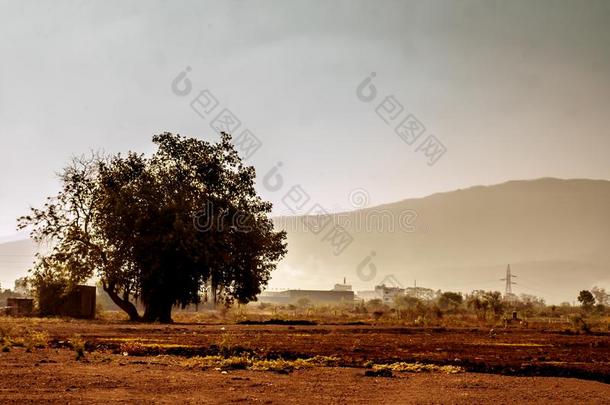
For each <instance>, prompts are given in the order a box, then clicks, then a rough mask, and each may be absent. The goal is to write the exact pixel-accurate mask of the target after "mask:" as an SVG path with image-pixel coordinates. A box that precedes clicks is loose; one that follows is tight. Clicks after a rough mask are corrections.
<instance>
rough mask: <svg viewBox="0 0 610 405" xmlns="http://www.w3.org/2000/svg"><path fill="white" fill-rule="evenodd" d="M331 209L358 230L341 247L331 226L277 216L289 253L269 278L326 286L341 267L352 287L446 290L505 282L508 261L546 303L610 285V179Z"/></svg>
mask: <svg viewBox="0 0 610 405" xmlns="http://www.w3.org/2000/svg"><path fill="white" fill-rule="evenodd" d="M410 210H412V211H410ZM403 212H407V213H408V212H415V213H417V217H416V218H415V220H414V222H413V225H414V227H415V229H414V230H413V231H412V232H405V231H404V230H402V229H401V227H400V219H399V218H400V217H401V213H403ZM409 215H410V214H407V215H406V216H404V215H403V217H405V218H408V217H409ZM330 217H331V218H332V221H333V223H339V224H341V225H343V226H344V227H345V229H346V230H347V231H348V232H349V233H350V234H351V235H352V237H353V239H354V240H353V243H352V244H351V245H349V246H348V247H347V248H346V250H345V251H344V252H343V253H342V254H340V255H339V256H335V255H334V254H333V248H332V246H331V244H330V242H329V241H328V240H326V241H324V240H323V239H324V234H326V233H327V230H328V229H330V226H329V227H328V228H327V229H324V231H323V232H322V233H320V234H319V235H314V234H312V233H311V232H308V231H307V230H306V229H305V228H304V227H303V226H302V223H303V217H281V218H276V225H277V226H278V227H280V228H283V229H286V230H287V231H288V235H289V236H288V249H289V254H288V256H287V258H286V259H285V260H284V261H283V262H282V263H281V265H280V269H279V270H278V271H277V272H276V273H275V274H274V279H273V283H272V287H273V286H276V287H299V288H308V287H330V286H332V284H334V283H335V282H338V281H339V280H340V279H342V278H343V277H344V276H345V277H347V278H348V282H351V283H353V284H354V287H355V288H357V289H364V288H367V289H370V288H371V287H372V286H373V284H375V283H379V282H381V281H382V280H383V279H384V277H385V276H388V275H394V276H395V277H396V279H397V280H399V282H400V283H401V284H403V285H412V284H413V282H414V280H415V279H417V283H418V285H422V286H427V287H431V288H440V289H443V290H462V291H470V290H472V289H478V288H485V289H491V288H493V289H503V283H502V282H501V281H499V279H500V278H502V277H503V275H504V271H505V268H506V265H507V264H508V263H510V264H511V266H512V269H513V272H514V273H515V274H517V275H518V278H517V279H516V282H517V283H518V285H516V286H515V287H514V290H515V292H517V293H530V294H536V295H540V296H543V297H545V298H546V299H547V300H548V301H549V302H560V301H566V300H569V301H572V300H573V299H574V297H575V296H576V294H577V290H578V289H583V288H590V287H591V286H592V285H595V284H598V285H607V286H608V285H610V249H608V246H609V244H610V182H609V181H604V180H559V179H550V178H545V179H539V180H530V181H510V182H507V183H503V184H499V185H494V186H477V187H472V188H468V189H464V190H456V191H452V192H446V193H439V194H434V195H431V196H428V197H425V198H419V199H408V200H403V201H400V202H396V203H392V204H386V205H382V206H378V207H373V208H367V209H364V210H359V211H353V212H349V213H343V214H334V215H331V216H330ZM381 218H385V220H381ZM388 218H389V219H388ZM364 224H368V225H369V227H368V228H369V229H367V227H366V226H364ZM392 226H393V227H394V229H392ZM371 252H375V256H374V257H372V261H371V263H373V264H374V265H375V266H376V269H377V272H376V274H375V277H374V278H373V279H372V280H370V281H368V282H366V281H363V280H361V279H360V277H358V273H357V266H358V264H359V263H361V262H362V261H363V259H365V258H366V257H367V256H368V255H370V254H371ZM364 269H365V271H364V272H363V274H365V275H370V274H371V273H372V272H373V271H372V270H369V269H370V268H369V267H366V266H365V267H364Z"/></svg>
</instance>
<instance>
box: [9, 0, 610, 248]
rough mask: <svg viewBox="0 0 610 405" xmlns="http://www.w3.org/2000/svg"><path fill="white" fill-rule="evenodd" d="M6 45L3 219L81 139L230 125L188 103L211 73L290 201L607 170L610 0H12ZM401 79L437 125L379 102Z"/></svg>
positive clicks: (211, 135) (410, 103)
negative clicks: (415, 128)
mask: <svg viewBox="0 0 610 405" xmlns="http://www.w3.org/2000/svg"><path fill="white" fill-rule="evenodd" d="M0 58H1V59H0V140H1V147H0V237H1V236H6V235H10V234H13V233H14V232H15V218H16V217H17V216H19V215H21V214H24V213H25V212H26V211H27V207H28V206H29V205H32V204H33V205H40V204H42V203H43V200H44V197H45V196H47V195H51V194H53V193H55V192H56V191H57V189H58V184H57V182H56V180H55V178H54V173H55V172H56V171H58V170H59V169H61V167H62V166H63V165H64V164H65V163H66V161H67V160H68V159H69V157H70V156H71V155H75V154H81V153H86V152H87V151H88V150H90V149H95V150H97V149H103V150H105V151H107V152H119V151H128V150H135V151H141V152H150V151H152V146H151V143H150V138H151V136H152V135H153V134H155V133H160V132H163V131H171V132H178V133H180V134H183V135H191V136H196V137H200V138H202V139H208V140H214V139H217V135H216V134H215V132H214V131H213V129H212V128H211V127H210V122H211V121H212V119H213V118H214V116H209V117H205V118H202V117H201V116H199V115H198V114H197V113H195V111H194V110H193V109H192V108H191V106H190V103H191V101H192V100H193V99H195V98H196V97H197V96H198V95H199V93H200V91H202V90H204V89H208V90H209V91H210V92H211V94H213V95H214V96H215V97H216V99H217V100H218V101H219V105H218V107H217V108H216V109H215V110H214V111H213V115H216V113H218V112H220V111H221V109H223V108H228V109H230V110H231V111H232V112H233V113H234V114H235V116H236V117H237V118H238V119H239V120H240V121H241V126H240V128H238V130H237V133H240V132H241V131H242V130H243V129H249V130H250V131H251V132H252V133H253V134H254V135H255V136H256V137H257V138H258V139H260V141H262V147H260V149H258V150H257V151H256V153H254V155H253V156H251V157H250V158H249V159H248V162H250V163H252V164H253V165H255V166H256V168H257V171H258V173H259V179H261V182H260V184H259V189H260V192H261V193H262V194H263V196H264V197H266V198H267V199H270V200H271V201H273V202H274V203H276V208H275V212H276V213H278V214H279V213H287V209H286V207H284V206H283V205H282V203H281V198H282V196H283V195H284V194H285V192H287V191H288V189H289V188H290V187H291V186H292V185H294V184H300V185H301V186H302V187H303V189H304V190H306V192H307V193H308V194H309V195H310V196H311V201H312V202H313V201H315V202H318V203H320V204H321V205H322V206H324V207H325V208H326V209H327V210H329V211H338V210H341V209H348V208H350V201H349V196H350V192H351V191H352V190H354V189H364V190H366V193H368V195H369V198H370V204H371V205H375V204H379V203H384V202H391V201H396V200H401V199H404V198H408V197H414V196H423V195H427V194H430V193H433V192H437V191H444V190H451V189H456V188H463V187H468V186H471V185H476V184H492V183H498V182H502V181H506V180H509V179H522V178H537V177H545V176H552V177H561V178H574V177H579V178H603V179H608V178H610V159H609V158H608V151H609V150H610V148H609V147H610V131H609V128H610V111H609V106H610V74H609V73H610V2H608V1H578V2H577V1H556V0H553V1H533V2H532V1H523V2H520V1H489V0H485V1H452V2H449V1H428V0H426V1H413V2H406V1H404V2H389V1H386V2H384V1H374V2H373V1H362V2H356V1H345V2H340V1H333V2H328V1H320V2H314V1H311V0H308V1H302V2H293V1H285V0H279V1H252V2H246V1H233V2H231V1H217V2H202V1H197V2H186V1H140V2H129V1H98V2H92V1H87V2H76V1H74V2H61V1H53V2H43V1H39V2H30V1H11V2H8V1H0ZM187 66H188V67H190V72H188V75H187V78H188V80H190V83H191V91H190V92H188V94H186V95H182V96H181V95H177V94H175V93H176V92H174V91H172V81H173V80H174V78H176V77H177V76H178V75H179V74H180V73H181V72H182V71H183V70H184V69H186V67H187ZM372 72H374V73H375V74H376V76H375V78H374V79H373V81H372V85H373V86H374V87H375V89H376V91H377V95H376V98H375V99H374V100H372V101H370V102H364V101H362V100H361V99H360V98H359V97H357V88H358V86H359V84H360V83H361V82H362V81H363V80H364V79H365V78H366V77H368V76H369V75H370V74H371V73H372ZM181 83H182V84H184V82H181ZM182 88H183V87H180V89H182ZM367 88H368V87H367ZM185 92H186V91H185ZM390 95H393V96H394V100H396V101H398V102H399V103H400V104H401V105H402V106H403V107H404V110H403V112H402V113H401V114H402V115H400V116H399V117H398V118H397V120H401V119H402V117H403V116H406V115H407V114H413V115H414V116H416V117H417V118H418V119H419V121H420V122H421V123H422V124H423V125H424V126H425V128H426V132H425V133H424V134H423V135H422V137H421V138H419V139H418V142H415V143H413V144H412V145H409V144H407V143H406V142H404V141H403V140H402V139H401V138H400V137H399V136H397V134H396V133H395V132H394V127H395V126H396V124H397V122H398V121H390V123H389V124H386V122H384V120H383V119H382V118H381V117H380V116H379V115H377V114H376V112H375V109H376V108H377V106H378V105H379V104H380V103H381V102H382V101H383V100H384V98H385V97H386V96H390ZM386 105H387V104H386ZM429 135H434V136H436V139H437V140H439V141H440V142H441V143H442V144H443V145H444V147H445V148H446V152H445V154H444V155H442V156H441V157H440V159H438V161H437V162H436V163H435V164H434V165H429V164H428V162H429V160H428V158H427V157H426V156H425V155H424V154H423V153H422V151H421V150H420V151H417V148H418V144H419V142H421V141H424V140H425V139H427V136H429ZM277 162H282V166H281V168H280V174H281V176H282V178H283V179H284V186H283V188H281V189H280V190H278V191H273V189H271V188H269V187H265V186H264V184H263V183H262V177H263V176H264V174H265V173H267V172H268V171H269V170H270V169H271V168H272V167H273V166H274V165H275V164H276V163H277Z"/></svg>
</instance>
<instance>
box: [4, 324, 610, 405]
mask: <svg viewBox="0 0 610 405" xmlns="http://www.w3.org/2000/svg"><path fill="white" fill-rule="evenodd" d="M298 323H299V322H293V324H284V325H274V324H222V323H218V322H217V323H206V324H200V323H192V322H191V323H186V322H185V323H176V324H172V325H143V324H130V323H126V322H124V321H118V320H106V321H77V320H62V319H38V318H0V333H1V334H2V341H3V343H2V352H0V402H2V403H5V402H9V403H10V402H13V403H23V402H27V401H42V400H44V401H50V402H57V403H65V402H69V401H83V400H86V401H88V402H113V401H117V402H129V403H133V402H150V401H155V402H167V403H176V402H197V403H227V402H247V403H249V402H261V403H311V402H327V403H345V402H349V403H408V402H419V403H421V402H424V403H426V402H463V403H472V402H488V401H502V402H508V401H514V400H520V401H545V402H549V401H553V402H574V401H578V402H593V403H604V402H609V401H610V385H608V384H609V383H610V333H608V332H599V331H598V332H592V333H588V334H583V333H577V332H574V331H572V330H569V329H562V328H558V327H555V328H550V327H547V326H544V325H536V326H530V327H529V328H523V327H513V326H509V327H507V328H494V330H493V331H490V329H489V328H487V327H472V328H441V327H436V328H431V327H428V328H416V327H405V326H384V325H373V324H366V323H362V324H357V325H307V324H298ZM302 323H306V322H302ZM365 373H367V374H371V376H365Z"/></svg>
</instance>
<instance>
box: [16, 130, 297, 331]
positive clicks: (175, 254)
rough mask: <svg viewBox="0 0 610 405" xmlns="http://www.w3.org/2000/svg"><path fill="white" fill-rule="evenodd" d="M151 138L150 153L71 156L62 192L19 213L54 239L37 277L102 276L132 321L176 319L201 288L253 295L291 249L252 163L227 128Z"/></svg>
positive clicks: (227, 295) (228, 296) (41, 236)
mask: <svg viewBox="0 0 610 405" xmlns="http://www.w3.org/2000/svg"><path fill="white" fill-rule="evenodd" d="M153 142H154V143H155V144H156V145H157V147H158V149H157V151H156V152H155V153H154V154H153V155H152V156H151V157H146V156H144V155H139V154H135V153H129V154H128V155H126V156H122V155H120V154H119V155H116V156H113V157H104V158H100V157H98V156H96V155H93V156H92V157H91V158H88V159H84V158H80V159H74V160H73V161H72V163H71V164H70V166H69V167H67V168H66V169H65V170H64V171H63V173H61V176H60V177H61V181H62V183H63V189H62V190H61V192H60V193H59V194H58V195H57V196H55V197H52V198H49V199H48V201H47V204H45V206H44V207H43V208H42V209H35V208H33V209H32V212H31V213H30V215H28V216H25V217H22V218H20V219H19V223H20V227H22V228H25V227H28V226H32V237H33V239H35V240H37V241H39V242H42V241H49V242H50V246H51V247H52V250H51V251H50V252H49V253H48V254H44V255H39V257H38V261H37V264H36V267H35V268H34V270H33V278H34V283H35V284H36V283H38V284H39V285H40V284H42V283H47V284H48V283H51V285H53V282H54V280H55V281H56V280H58V279H61V280H68V281H69V283H71V284H75V283H80V282H83V281H85V280H88V279H90V278H92V277H97V278H99V280H100V282H101V284H102V286H103V288H104V290H105V291H106V292H107V293H108V294H109V296H110V297H111V298H112V300H113V301H114V302H115V303H116V304H117V305H118V306H119V307H120V308H121V309H123V310H124V311H125V312H127V313H128V314H129V316H130V318H131V319H132V320H140V319H142V320H145V321H149V322H151V321H161V322H170V321H171V309H172V307H173V306H174V305H182V306H185V305H188V304H191V303H199V302H200V300H201V297H202V294H204V295H205V296H209V297H212V298H213V299H214V300H216V301H223V302H225V303H227V304H230V303H232V302H233V301H234V300H237V301H238V302H241V303H245V302H248V301H251V300H253V299H255V297H256V295H257V294H258V293H260V291H261V287H262V286H264V285H266V284H267V282H268V280H269V277H270V273H271V271H272V270H273V269H274V268H275V266H276V264H277V262H278V261H279V260H280V259H281V258H282V257H283V256H284V255H285V253H286V244H285V242H284V240H285V238H286V235H285V233H284V232H275V231H274V229H273V224H272V222H271V220H270V219H269V213H270V211H271V203H269V202H265V201H263V200H262V199H261V198H260V197H259V196H258V195H257V194H256V191H255V188H254V180H255V171H254V168H253V167H249V166H245V165H244V164H243V163H242V161H241V159H240V157H239V155H238V153H237V152H236V150H235V149H234V147H233V144H232V143H231V137H230V136H229V135H227V134H224V133H223V134H222V135H221V139H220V141H219V142H218V143H215V144H212V143H208V142H205V141H202V140H198V139H193V138H184V137H180V136H178V135H173V134H170V133H164V134H161V135H156V136H154V137H153ZM133 299H138V300H140V301H141V302H142V304H143V306H144V308H145V312H144V315H143V316H140V315H139V313H138V311H137V309H136V306H135V305H134V304H133Z"/></svg>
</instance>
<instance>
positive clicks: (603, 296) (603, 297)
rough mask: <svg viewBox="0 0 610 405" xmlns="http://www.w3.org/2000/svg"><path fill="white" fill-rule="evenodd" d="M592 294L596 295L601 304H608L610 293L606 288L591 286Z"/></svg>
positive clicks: (596, 299)
mask: <svg viewBox="0 0 610 405" xmlns="http://www.w3.org/2000/svg"><path fill="white" fill-rule="evenodd" d="M591 294H593V296H594V297H595V301H596V302H597V303H598V304H601V305H607V304H608V298H609V297H610V295H609V294H608V293H607V292H606V289H605V288H600V287H593V288H591Z"/></svg>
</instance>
